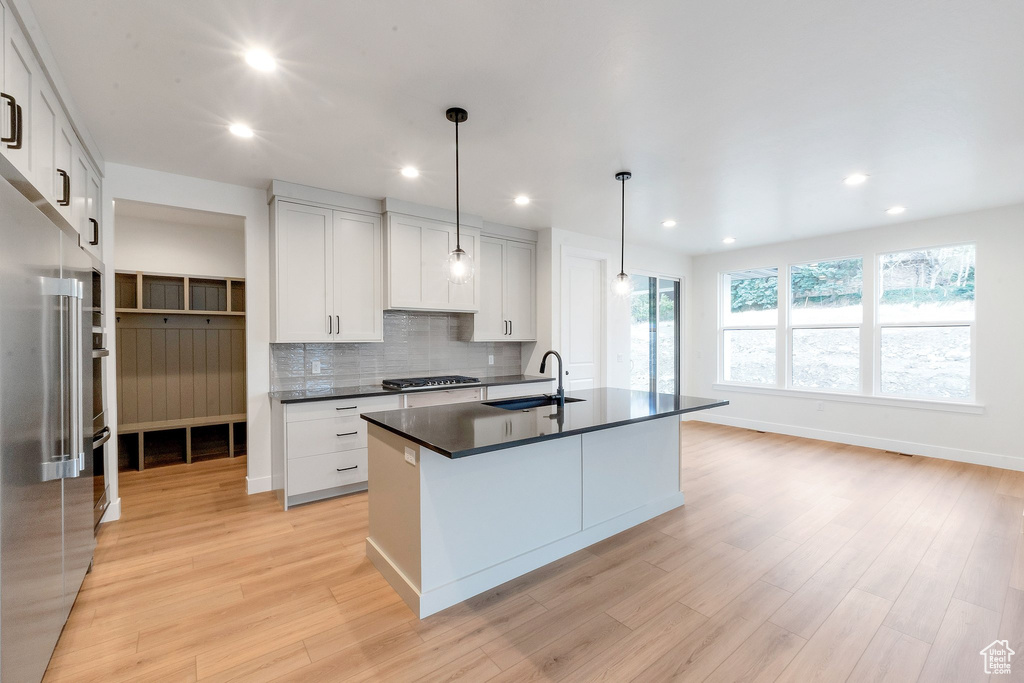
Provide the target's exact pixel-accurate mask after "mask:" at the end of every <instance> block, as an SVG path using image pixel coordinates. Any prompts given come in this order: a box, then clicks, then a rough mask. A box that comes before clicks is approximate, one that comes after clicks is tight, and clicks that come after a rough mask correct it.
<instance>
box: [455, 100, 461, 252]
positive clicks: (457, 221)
mask: <svg viewBox="0 0 1024 683" xmlns="http://www.w3.org/2000/svg"><path fill="white" fill-rule="evenodd" d="M460 223H461V221H460V214H459V121H458V119H456V121H455V251H461V250H462V243H461V235H460V234H459V225H460Z"/></svg>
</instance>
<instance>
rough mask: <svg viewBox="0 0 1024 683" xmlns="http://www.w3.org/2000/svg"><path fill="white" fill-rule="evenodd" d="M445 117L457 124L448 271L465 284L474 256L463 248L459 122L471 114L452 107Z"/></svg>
mask: <svg viewBox="0 0 1024 683" xmlns="http://www.w3.org/2000/svg"><path fill="white" fill-rule="evenodd" d="M445 117H446V118H447V119H448V120H449V121H451V122H452V123H454V124H455V249H454V250H452V252H451V253H450V254H448V262H447V265H446V271H447V273H448V281H449V282H451V283H452V284H454V285H464V284H466V283H467V282H469V281H470V280H472V279H473V257H472V256H470V255H469V254H467V253H466V252H465V251H463V250H462V244H461V242H460V238H461V227H462V226H461V225H460V222H461V213H460V207H459V124H460V123H465V122H466V119H468V118H469V114H468V113H467V112H466V110H465V109H462V108H460V107H452V108H451V109H449V110H448V111H446V112H445Z"/></svg>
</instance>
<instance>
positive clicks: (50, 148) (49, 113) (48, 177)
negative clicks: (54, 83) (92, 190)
mask: <svg viewBox="0 0 1024 683" xmlns="http://www.w3.org/2000/svg"><path fill="white" fill-rule="evenodd" d="M33 86H34V87H33V90H32V117H31V118H30V119H28V120H29V121H31V122H32V128H31V130H30V131H29V132H30V133H31V137H32V153H31V157H32V160H31V161H30V162H29V163H30V164H31V168H32V184H33V185H35V186H36V189H37V190H39V192H41V193H42V195H43V196H44V197H46V199H47V200H48V201H49V202H50V203H51V204H53V205H54V206H56V205H57V199H58V198H59V193H58V191H57V187H58V186H60V185H62V183H61V182H60V181H59V179H58V177H57V164H56V150H57V120H58V117H59V116H60V113H59V112H60V107H59V106H58V104H57V99H56V98H55V97H54V95H53V93H52V91H51V90H50V86H49V85H47V84H46V81H45V80H44V79H42V78H40V77H39V76H38V74H37V77H36V78H35V80H34V82H33Z"/></svg>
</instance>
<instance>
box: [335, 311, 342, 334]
mask: <svg viewBox="0 0 1024 683" xmlns="http://www.w3.org/2000/svg"><path fill="white" fill-rule="evenodd" d="M334 323H335V324H334V333H335V334H341V316H340V315H336V316H334Z"/></svg>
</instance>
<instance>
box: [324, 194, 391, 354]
mask: <svg viewBox="0 0 1024 683" xmlns="http://www.w3.org/2000/svg"><path fill="white" fill-rule="evenodd" d="M333 261H334V267H333V271H334V310H335V314H336V315H337V319H336V320H340V325H338V327H337V329H335V334H336V336H337V338H338V339H340V340H344V341H383V339H384V325H383V315H384V311H383V308H382V304H381V229H380V218H379V217H376V216H364V215H362V214H356V213H346V212H343V211H335V212H334V255H333Z"/></svg>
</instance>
